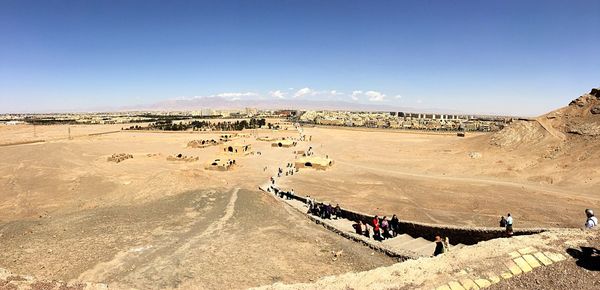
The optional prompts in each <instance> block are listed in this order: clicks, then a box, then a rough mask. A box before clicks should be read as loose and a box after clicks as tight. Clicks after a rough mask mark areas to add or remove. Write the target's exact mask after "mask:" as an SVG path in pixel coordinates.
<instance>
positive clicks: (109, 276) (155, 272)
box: [76, 188, 240, 288]
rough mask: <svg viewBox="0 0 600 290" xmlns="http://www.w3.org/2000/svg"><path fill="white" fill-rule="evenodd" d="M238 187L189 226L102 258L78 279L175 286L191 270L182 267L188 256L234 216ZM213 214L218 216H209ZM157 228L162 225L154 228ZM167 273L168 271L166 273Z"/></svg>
mask: <svg viewBox="0 0 600 290" xmlns="http://www.w3.org/2000/svg"><path fill="white" fill-rule="evenodd" d="M239 190H240V189H239V188H235V189H233V190H232V191H231V192H230V195H229V198H228V200H227V204H226V205H223V206H221V205H215V206H213V207H211V208H210V209H209V210H208V212H207V213H206V216H204V217H201V218H197V219H191V220H190V222H189V223H188V224H187V225H186V226H185V229H186V230H184V231H180V232H173V233H172V234H171V235H166V236H164V237H159V238H156V239H154V240H153V241H147V244H146V245H144V246H139V247H136V248H132V249H129V250H126V251H121V252H119V253H117V254H116V255H115V256H114V257H113V258H112V259H111V260H109V261H104V262H100V263H98V264H97V265H96V266H94V267H93V268H91V269H89V270H87V271H86V272H83V273H82V274H81V275H79V277H78V278H77V279H76V280H77V281H103V282H109V283H110V282H111V281H112V282H113V283H117V284H118V286H122V287H126V285H145V287H147V288H156V283H160V286H161V288H163V287H176V286H177V285H178V283H179V282H180V281H181V280H182V279H181V277H185V276H186V275H187V271H188V270H189V269H186V268H185V267H182V264H184V263H186V260H187V258H188V256H189V255H191V254H192V253H193V252H196V251H199V250H201V249H203V248H205V247H206V245H205V241H206V240H207V238H209V237H211V236H213V235H215V234H216V233H219V232H221V231H222V230H223V229H224V228H225V226H226V224H227V223H228V221H229V220H230V219H231V217H232V216H233V214H234V212H235V203H236V201H237V199H238V192H239ZM224 201H225V200H224ZM219 215H220V216H219ZM207 216H209V217H207ZM213 216H214V217H215V218H210V217H213ZM157 230H160V229H153V230H151V231H157ZM165 273H168V275H166V277H164V276H165ZM157 276H159V277H160V276H162V277H161V280H160V281H152V279H151V277H157Z"/></svg>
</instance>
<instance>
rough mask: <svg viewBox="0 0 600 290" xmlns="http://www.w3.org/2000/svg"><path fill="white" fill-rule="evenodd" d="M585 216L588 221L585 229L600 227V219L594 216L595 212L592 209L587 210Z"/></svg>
mask: <svg viewBox="0 0 600 290" xmlns="http://www.w3.org/2000/svg"><path fill="white" fill-rule="evenodd" d="M585 215H586V216H587V220H586V221H585V227H586V228H588V229H591V228H593V227H596V226H597V225H598V218H597V217H595V216H594V211H593V210H591V209H589V208H588V209H586V210H585Z"/></svg>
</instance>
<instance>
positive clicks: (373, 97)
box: [365, 91, 385, 102]
mask: <svg viewBox="0 0 600 290" xmlns="http://www.w3.org/2000/svg"><path fill="white" fill-rule="evenodd" d="M365 95H366V96H367V97H369V101H371V102H381V101H383V99H384V98H385V94H383V93H381V92H378V91H367V92H365Z"/></svg>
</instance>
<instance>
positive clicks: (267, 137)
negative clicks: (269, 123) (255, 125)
mask: <svg viewBox="0 0 600 290" xmlns="http://www.w3.org/2000/svg"><path fill="white" fill-rule="evenodd" d="M256 140H258V141H267V142H272V141H276V140H277V138H275V137H269V136H262V137H258V138H256Z"/></svg>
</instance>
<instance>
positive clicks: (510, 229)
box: [506, 213, 513, 237]
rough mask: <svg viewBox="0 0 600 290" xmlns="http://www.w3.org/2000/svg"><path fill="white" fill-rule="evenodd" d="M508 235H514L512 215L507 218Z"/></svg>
mask: <svg viewBox="0 0 600 290" xmlns="http://www.w3.org/2000/svg"><path fill="white" fill-rule="evenodd" d="M506 234H507V235H508V236H509V237H510V236H512V235H513V218H512V216H511V215H510V213H508V214H507V217H506Z"/></svg>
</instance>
